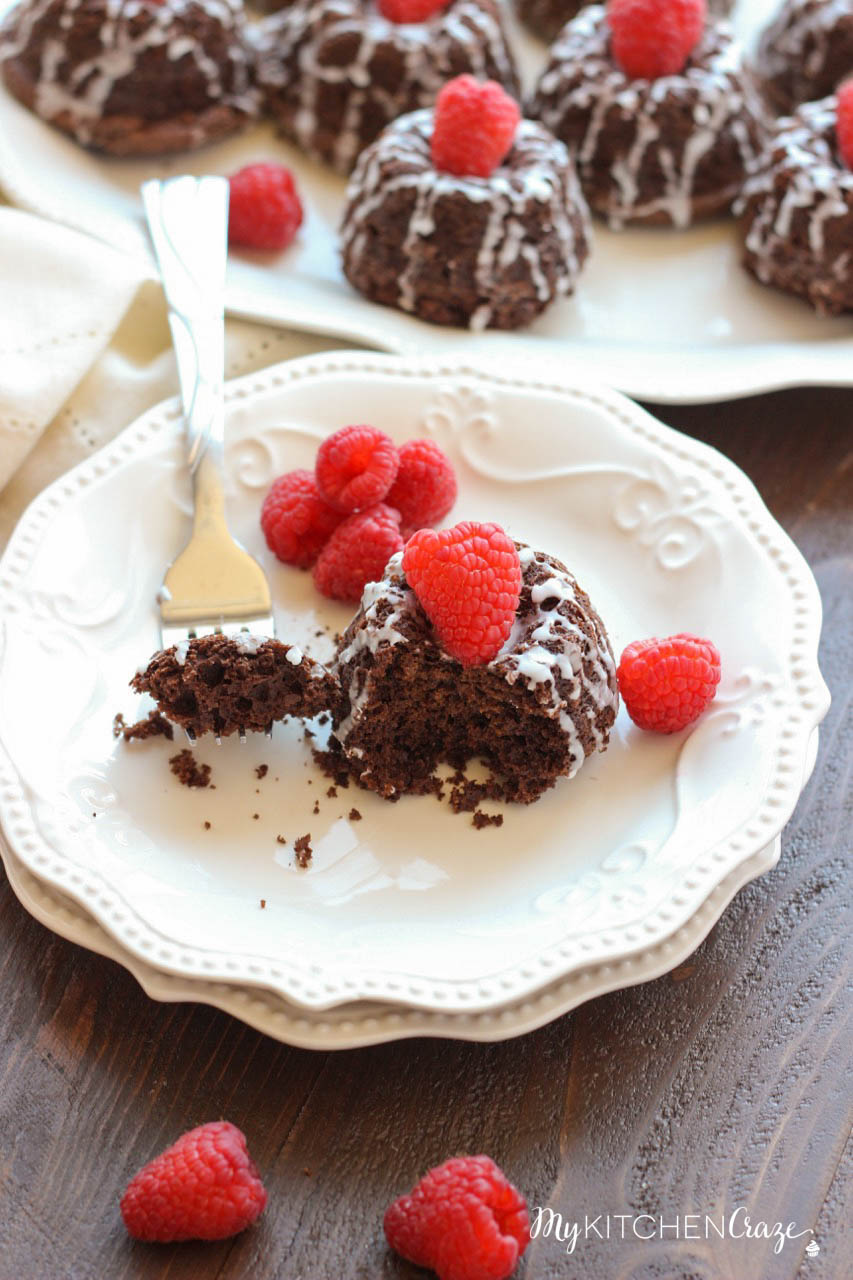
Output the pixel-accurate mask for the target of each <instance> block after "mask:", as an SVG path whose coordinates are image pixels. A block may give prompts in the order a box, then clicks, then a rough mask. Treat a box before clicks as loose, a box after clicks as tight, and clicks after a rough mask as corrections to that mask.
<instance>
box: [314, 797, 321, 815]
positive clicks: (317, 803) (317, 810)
mask: <svg viewBox="0 0 853 1280" xmlns="http://www.w3.org/2000/svg"><path fill="white" fill-rule="evenodd" d="M319 812H320V801H319V800H315V801H314V808H313V809H312V813H314V814H315V815H316V814H318V813H319Z"/></svg>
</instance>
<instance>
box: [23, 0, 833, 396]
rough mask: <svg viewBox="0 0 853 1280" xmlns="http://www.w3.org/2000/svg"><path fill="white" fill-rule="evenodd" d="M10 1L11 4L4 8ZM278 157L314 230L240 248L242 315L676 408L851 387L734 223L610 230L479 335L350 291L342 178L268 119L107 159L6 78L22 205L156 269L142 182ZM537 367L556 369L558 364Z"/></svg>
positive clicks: (232, 270)
mask: <svg viewBox="0 0 853 1280" xmlns="http://www.w3.org/2000/svg"><path fill="white" fill-rule="evenodd" d="M10 3H11V0H0V13H2V12H3V11H5V9H7V8H8V7H9V5H10ZM776 3H777V0H740V3H739V4H738V5H737V8H736V14H735V16H736V20H737V24H738V27H739V29H740V31H741V33H742V34H743V35H744V37H745V38H748V37H749V36H750V34H751V33H752V32H754V31H755V30H756V29H757V28H758V27H760V26H761V25H762V24H763V22H764V20H765V18H766V16H767V15H768V13H769V12H770V11H771V9H772V8H773V6H774V5H775V4H776ZM510 21H511V24H512V27H513V40H514V44H515V47H516V48H517V49H518V51H519V57H520V61H521V64H522V69H523V71H524V72H525V79H526V81H527V83H528V84H530V83H532V80H533V78H534V77H535V75H536V73H537V71H538V70H539V69H540V68H541V66H542V63H543V59H544V54H545V48H544V46H543V45H541V44H539V43H538V42H537V41H535V40H533V39H532V38H531V37H529V36H528V35H526V34H525V33H524V31H523V29H522V28H520V27H519V26H518V24H517V23H515V22H514V20H513V19H512V17H511V13H510ZM269 158H272V159H277V160H279V161H281V162H283V163H286V164H288V165H290V166H291V168H292V169H294V171H295V172H296V173H297V175H298V178H299V184H300V190H301V191H302V193H303V195H304V197H305V204H306V209H307V218H306V223H305V227H304V229H303V231H302V233H301V234H300V237H299V239H298V241H297V242H296V244H295V245H294V246H292V248H291V249H290V250H288V252H287V253H285V254H283V255H281V256H279V257H277V258H276V257H273V258H269V257H267V256H265V255H261V256H256V255H252V254H242V255H239V254H232V255H231V259H230V262H229V271H228V289H227V305H228V308H229V310H230V311H231V313H232V314H235V315H243V316H247V317H249V318H250V319H255V320H264V321H268V322H270V323H272V324H282V325H287V326H289V327H291V328H295V329H300V330H304V331H307V332H317V333H325V334H331V335H333V336H336V337H339V338H343V339H346V340H347V341H350V342H357V343H359V344H361V345H364V346H373V347H376V348H378V349H380V350H384V351H397V352H403V353H406V354H410V355H413V356H422V355H424V354H427V353H429V352H435V353H438V352H443V353H448V352H450V351H452V352H453V353H454V354H455V355H457V356H459V357H460V358H462V359H466V360H467V359H471V358H473V357H475V356H476V357H477V358H478V359H479V358H493V359H494V360H495V361H496V362H498V367H499V366H500V364H502V363H503V362H504V361H505V360H506V359H507V358H512V357H513V355H515V354H518V353H519V352H523V354H524V358H525V360H526V361H527V367H528V369H529V370H531V371H533V370H532V365H531V362H533V361H540V362H544V363H545V364H550V363H551V362H553V361H554V360H558V361H559V363H560V370H561V373H563V374H565V373H566V372H571V371H572V369H573V368H574V369H576V370H577V371H578V373H579V374H580V375H581V376H582V377H586V378H591V379H594V380H595V381H597V382H601V383H603V384H605V385H607V386H613V387H618V388H620V389H621V390H622V391H625V392H627V393H628V394H630V395H633V396H637V397H638V398H640V399H647V400H660V401H664V402H669V403H677V402H685V403H691V402H696V401H712V400H721V399H726V398H729V397H733V396H738V395H745V394H749V393H753V392H758V391H765V390H768V389H771V388H775V387H785V386H792V385H796V384H801V385H807V384H814V385H819V384H823V385H841V386H849V385H850V384H851V382H853V319H851V317H849V316H846V317H842V318H838V319H832V320H829V319H820V318H818V317H817V316H815V314H814V313H813V312H812V311H811V309H810V308H809V307H808V306H807V305H806V304H804V303H803V302H801V301H799V300H798V299H795V298H791V297H787V296H785V295H783V294H778V293H776V292H774V291H773V290H771V289H767V288H765V287H764V286H762V285H759V284H757V283H756V282H755V281H753V280H752V278H751V277H749V276H748V275H747V274H746V272H745V271H744V270H743V269H742V268H741V266H740V265H739V254H740V249H739V241H738V236H737V232H736V230H735V228H734V225H733V223H731V222H719V223H714V224H711V225H706V226H702V227H698V228H695V229H693V230H689V231H686V232H674V231H667V230H664V231H661V230H639V231H636V230H635V231H624V232H620V233H613V232H610V231H608V230H607V229H606V228H605V227H604V226H603V225H602V224H601V223H599V224H597V225H596V229H595V244H594V247H593V253H592V255H591V257H590V260H589V262H588V264H587V267H586V268H585V270H584V273H583V275H582V277H581V281H580V285H579V288H578V292H577V294H576V296H575V297H574V298H571V299H568V300H564V301H561V302H559V303H557V304H556V305H555V306H554V307H552V308H551V309H550V310H549V311H548V312H547V313H546V315H544V316H543V317H541V318H540V319H539V320H538V321H537V322H536V323H535V324H534V325H533V326H532V327H530V328H529V329H526V330H523V331H520V332H517V333H512V334H507V333H497V332H492V333H485V334H479V335H475V334H471V333H468V332H465V331H463V330H458V329H445V328H439V327H436V326H434V325H428V324H424V323H422V322H421V321H419V320H415V319H413V318H412V317H410V316H406V315H404V314H403V313H402V312H399V311H395V310H391V309H389V308H385V307H379V306H376V305H374V304H373V303H370V302H367V301H366V300H365V299H363V298H362V297H361V296H360V295H359V294H357V293H356V292H355V291H354V290H352V289H351V288H350V286H349V285H348V284H347V283H346V281H345V280H344V278H343V276H342V274H341V270H340V266H339V261H338V248H337V226H338V221H339V219H340V215H341V211H342V207H343V193H344V183H343V180H342V179H341V178H339V177H337V176H335V175H334V174H331V173H330V172H328V171H326V170H325V169H323V168H322V167H321V166H319V165H317V164H314V163H312V162H311V161H308V160H307V159H306V158H305V157H304V156H303V155H301V153H300V152H298V151H297V150H296V149H295V148H294V147H291V146H289V145H287V144H286V143H284V142H282V141H281V140H280V139H278V138H276V137H275V136H274V134H273V131H272V129H271V128H270V127H269V126H266V125H264V126H258V127H257V128H255V129H252V130H251V131H250V132H248V133H246V134H243V135H242V136H241V137H239V138H236V139H232V140H231V141H229V142H226V143H223V144H220V145H218V146H214V147H209V148H206V149H205V150H203V151H200V152H196V153H194V154H190V155H182V156H179V157H177V158H174V159H171V160H167V161H164V162H162V161H161V162H157V161H152V160H144V161H117V160H108V159H105V158H103V157H99V156H96V155H93V154H90V153H88V152H86V151H84V150H83V149H82V148H80V147H78V146H77V145H76V144H75V143H73V142H71V141H70V140H69V139H68V138H66V137H64V136H63V135H62V134H60V133H58V132H57V131H55V130H53V129H51V128H49V127H48V126H47V125H45V124H43V123H42V122H41V121H40V120H38V119H37V118H36V117H35V116H33V115H32V114H31V113H30V112H29V111H27V110H26V109H25V108H24V107H22V106H21V105H20V104H19V103H18V102H16V101H15V100H14V99H13V98H12V97H11V96H10V95H9V94H8V93H7V92H6V91H5V89H4V88H3V87H2V84H0V186H2V187H3V188H4V189H5V191H6V194H7V195H8V196H9V198H10V199H12V200H13V201H14V202H15V203H16V204H18V205H20V206H21V207H22V208H25V209H29V210H31V211H32V212H34V213H40V214H43V215H44V216H46V217H48V218H51V219H53V220H54V221H57V222H63V223H67V224H68V225H70V226H73V227H76V228H78V229H80V230H83V231H88V232H89V233H90V234H92V235H96V236H98V237H100V238H101V239H104V240H106V241H107V242H108V243H110V244H113V245H115V246H117V247H118V248H123V249H125V250H127V251H128V252H130V253H132V254H134V255H136V256H141V257H142V258H143V259H144V260H145V261H146V262H147V263H148V264H149V266H151V259H150V254H149V249H148V240H147V235H146V232H145V228H144V224H143V221H142V210H141V205H140V202H139V199H138V190H139V184H140V182H141V181H142V180H143V179H144V178H147V177H151V176H157V177H166V176H168V175H169V174H174V173H181V172H191V173H210V172H214V173H231V172H233V171H234V170H235V169H237V168H239V167H240V166H241V165H243V164H247V163H249V162H251V161H254V160H259V159H269ZM151 269H152V270H153V267H152V268H151ZM538 372H539V374H540V376H543V377H551V376H554V374H553V370H549V369H547V368H542V367H540V369H539V371H538Z"/></svg>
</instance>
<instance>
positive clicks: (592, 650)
mask: <svg viewBox="0 0 853 1280" xmlns="http://www.w3.org/2000/svg"><path fill="white" fill-rule="evenodd" d="M517 546H518V550H519V557H520V560H521V568H522V590H521V599H520V602H519V607H518V611H517V615H516V619H515V622H514V624H513V628H512V632H511V634H510V636H509V638H508V639H507V641H506V643H505V644H504V646H503V647H502V649H501V651H500V652H499V653H498V655H497V656H496V657H495V658H493V659H492V661H490V662H488V663H486V664H484V665H482V666H474V667H463V666H462V665H461V664H460V663H459V662H457V661H456V660H455V659H454V658H451V657H450V656H449V655H448V654H446V653H445V652H444V651H443V650H442V649H441V647H440V645H439V644H438V642H437V640H436V637H435V634H434V632H433V630H432V626H431V624H430V622H429V620H428V619H427V616H426V614H425V613H424V611H423V609H422V608H421V606H420V604H419V602H418V600H417V597H416V596H415V593H414V592H413V591H412V589H411V588H410V587H409V585H408V583H407V582H406V579H405V576H404V574H403V569H402V554H400V555H397V556H394V557H393V558H392V559H391V560H390V561H389V563H388V565H387V567H386V569H385V573H384V574H383V577H382V578H381V580H380V581H379V582H375V583H369V584H368V586H367V587H366V588H365V592H364V595H363V597H362V602H361V606H360V608H359V611H358V612H357V614H356V616H355V618H354V619H353V621H352V622H351V623H350V625H349V627H348V628H347V631H346V633H345V634H344V636H343V637H342V639H341V641H340V645H339V648H338V652H337V655H336V658H335V661H334V663H333V665H332V674H333V675H336V676H337V678H338V679H339V681H340V685H341V690H342V695H343V696H342V704H341V710H340V711H339V713H338V714H337V715H336V716H335V717H334V731H333V732H334V738H335V740H336V741H337V743H338V744H339V746H340V749H341V751H342V752H343V755H344V756H345V758H346V762H347V764H348V767H349V770H350V773H351V774H352V776H353V777H354V778H355V780H356V781H357V782H358V783H359V784H360V785H362V786H364V787H367V788H369V789H371V790H373V791H376V792H378V793H379V794H380V795H383V796H385V797H386V798H389V799H396V798H397V797H398V796H399V795H401V794H403V793H404V792H418V791H428V790H431V789H433V788H432V775H433V773H434V770H435V768H436V765H437V764H439V763H440V762H442V761H446V762H448V763H449V764H450V765H452V766H454V767H456V768H463V767H464V765H465V763H466V762H467V761H468V760H469V759H471V758H480V759H483V760H484V761H485V763H486V764H487V765H488V767H489V768H490V770H491V771H492V774H493V779H494V780H493V786H492V789H491V790H490V793H489V794H490V795H492V796H493V798H502V799H505V800H514V801H521V802H522V803H530V802H531V801H533V800H536V799H537V798H538V797H539V796H540V795H541V794H542V792H543V791H545V790H547V788H549V787H551V786H553V784H554V783H555V782H556V780H557V779H558V778H560V777H567V778H571V777H573V776H574V775H575V774H576V773H577V771H578V770H579V769H580V767H581V766H582V764H583V763H584V760H585V759H586V757H587V756H589V755H591V754H592V753H593V752H595V751H603V750H604V749H605V747H606V746H607V743H608V740H609V733H610V729H611V727H612V725H613V722H614V720H615V718H616V712H617V708H618V692H617V684H616V668H615V663H614V660H613V654H612V651H611V648H610V643H609V640H608V638H607V633H606V631H605V629H604V624H603V623H602V621H601V619H600V617H599V616H598V614H597V613H596V611H595V609H594V608H593V606H592V604H591V602H590V600H589V597H588V596H587V595H586V593H585V592H584V591H583V590H582V588H581V587H580V586H579V585H578V583H577V582H576V580H575V578H574V577H573V575H572V574H571V573H570V572H569V571H568V569H566V567H565V566H564V565H563V564H561V563H560V561H559V560H556V559H555V558H554V557H553V556H550V555H547V554H545V553H544V552H541V551H534V550H533V549H532V548H531V547H528V546H524V545H523V544H517Z"/></svg>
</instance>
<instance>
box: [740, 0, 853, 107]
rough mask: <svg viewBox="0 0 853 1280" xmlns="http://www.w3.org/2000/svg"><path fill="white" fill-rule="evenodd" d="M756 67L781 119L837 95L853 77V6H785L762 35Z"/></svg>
mask: <svg viewBox="0 0 853 1280" xmlns="http://www.w3.org/2000/svg"><path fill="white" fill-rule="evenodd" d="M755 66H756V70H757V72H758V74H759V75H760V76H761V78H762V81H763V85H764V90H765V93H766V96H767V99H768V101H769V102H770V103H771V105H772V106H773V109H774V110H775V111H776V112H777V113H778V114H779V115H787V114H789V113H790V112H791V111H793V109H794V108H795V107H798V106H799V105H800V103H801V102H813V101H814V100H815V99H816V98H825V97H826V96H827V95H828V94H831V93H833V92H834V91H835V90H836V89H837V88H838V86H839V84H840V83H841V81H842V80H844V79H846V77H847V76H851V75H853V4H851V0H784V3H783V4H782V7H781V8H780V10H779V12H778V13H777V14H776V16H775V18H774V19H773V21H772V22H770V23H769V25H768V26H767V27H765V29H764V31H763V32H762V33H761V37H760V39H759V42H758V50H757V52H756V58H755Z"/></svg>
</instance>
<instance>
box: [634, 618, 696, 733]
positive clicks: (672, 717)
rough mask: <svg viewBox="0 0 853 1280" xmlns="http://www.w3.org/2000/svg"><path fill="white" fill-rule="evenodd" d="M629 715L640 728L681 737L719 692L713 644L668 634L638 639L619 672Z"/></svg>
mask: <svg viewBox="0 0 853 1280" xmlns="http://www.w3.org/2000/svg"><path fill="white" fill-rule="evenodd" d="M616 675H617V678H618V680H619V692H620V693H621V694H622V697H623V699H624V701H625V708H626V710H627V712H628V715H629V716H630V717H631V719H632V720H633V721H634V724H636V725H639V727H640V728H641V729H652V730H654V732H655V733H677V732H678V730H679V729H683V728H684V727H685V726H686V725H688V724H692V723H693V721H694V720H695V719H696V718H697V717H698V716H700V715H701V714H702V712H703V711H704V710H705V708H706V707H707V705H708V703H709V702H710V701H711V700H712V699H713V697H714V694H715V693H716V692H717V684H718V683H719V679H720V655H719V653H718V652H717V648H716V646H715V645H714V644H712V642H711V641H710V640H701V639H700V638H699V637H698V636H690V635H685V634H684V633H682V634H680V635H677V636H669V638H668V639H666V640H656V639H652V640H635V641H634V643H633V644H629V645H628V647H627V649H626V650H625V652H624V653H623V654H622V660H621V662H620V663H619V668H618V670H617V672H616Z"/></svg>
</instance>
